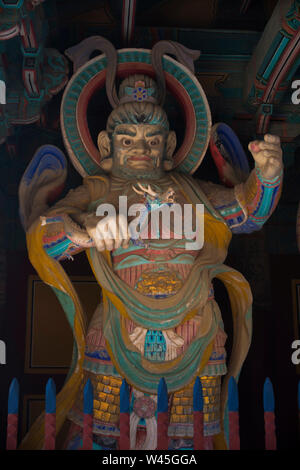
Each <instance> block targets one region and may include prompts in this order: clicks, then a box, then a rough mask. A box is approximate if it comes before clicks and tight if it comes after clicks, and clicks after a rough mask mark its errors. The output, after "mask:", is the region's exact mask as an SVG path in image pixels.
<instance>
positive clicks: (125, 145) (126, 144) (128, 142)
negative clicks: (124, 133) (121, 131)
mask: <svg viewBox="0 0 300 470" xmlns="http://www.w3.org/2000/svg"><path fill="white" fill-rule="evenodd" d="M132 143H133V140H132V139H128V138H125V139H123V141H122V144H123V145H124V147H130V145H132Z"/></svg>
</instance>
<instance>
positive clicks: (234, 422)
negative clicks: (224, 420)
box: [229, 411, 240, 450]
mask: <svg viewBox="0 0 300 470" xmlns="http://www.w3.org/2000/svg"><path fill="white" fill-rule="evenodd" d="M229 449H230V450H240V425H239V413H238V411H229Z"/></svg>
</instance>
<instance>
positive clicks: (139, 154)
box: [112, 124, 167, 177]
mask: <svg viewBox="0 0 300 470" xmlns="http://www.w3.org/2000/svg"><path fill="white" fill-rule="evenodd" d="M166 137H167V133H166V131H165V130H164V128H163V127H162V126H160V125H159V124H120V125H119V126H117V127H116V128H115V130H114V133H113V136H112V148H113V168H112V173H113V174H115V175H119V176H122V175H124V176H131V175H132V176H134V175H136V176H147V175H151V176H152V177H153V176H154V175H157V176H159V175H160V174H161V173H162V169H163V157H164V152H165V147H166Z"/></svg>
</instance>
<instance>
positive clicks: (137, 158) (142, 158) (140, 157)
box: [128, 155, 151, 162]
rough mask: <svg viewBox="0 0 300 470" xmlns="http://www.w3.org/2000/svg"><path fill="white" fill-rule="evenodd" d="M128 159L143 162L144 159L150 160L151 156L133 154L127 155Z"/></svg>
mask: <svg viewBox="0 0 300 470" xmlns="http://www.w3.org/2000/svg"><path fill="white" fill-rule="evenodd" d="M128 161H134V162H144V161H151V158H150V157H148V156H147V155H134V156H132V157H129V158H128Z"/></svg>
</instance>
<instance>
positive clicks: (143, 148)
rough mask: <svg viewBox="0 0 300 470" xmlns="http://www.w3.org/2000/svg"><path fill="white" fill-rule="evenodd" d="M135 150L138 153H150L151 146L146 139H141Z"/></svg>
mask: <svg viewBox="0 0 300 470" xmlns="http://www.w3.org/2000/svg"><path fill="white" fill-rule="evenodd" d="M134 150H135V151H136V153H148V152H149V150H150V147H149V145H148V144H147V142H146V141H145V140H144V139H140V140H138V141H137V142H136V144H135V146H134Z"/></svg>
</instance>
